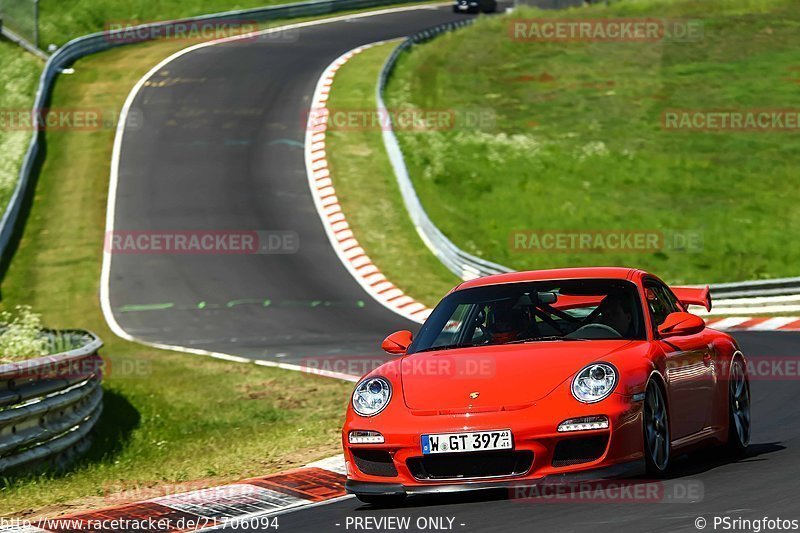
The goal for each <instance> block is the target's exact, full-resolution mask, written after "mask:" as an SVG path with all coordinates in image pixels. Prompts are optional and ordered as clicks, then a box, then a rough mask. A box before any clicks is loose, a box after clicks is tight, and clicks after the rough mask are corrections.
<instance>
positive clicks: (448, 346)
mask: <svg viewBox="0 0 800 533" xmlns="http://www.w3.org/2000/svg"><path fill="white" fill-rule="evenodd" d="M475 346H479V345H478V344H472V343H469V342H462V343H459V344H446V345H444V346H432V347H430V348H425V349H424V350H417V351H416V352H414V353H422V352H438V351H439V350H450V349H451V348H473V347H475Z"/></svg>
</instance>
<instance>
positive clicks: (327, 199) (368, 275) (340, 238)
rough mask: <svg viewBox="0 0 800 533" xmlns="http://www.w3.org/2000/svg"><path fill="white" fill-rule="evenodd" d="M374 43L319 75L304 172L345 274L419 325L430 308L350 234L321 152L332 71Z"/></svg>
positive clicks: (356, 51)
mask: <svg viewBox="0 0 800 533" xmlns="http://www.w3.org/2000/svg"><path fill="white" fill-rule="evenodd" d="M378 44H382V43H372V44H368V45H365V46H360V47H358V48H355V49H353V50H351V51H349V52H347V53H346V54H343V55H342V56H340V57H339V58H338V59H336V60H335V61H334V62H333V63H331V64H330V65H328V67H327V68H326V69H325V71H324V72H323V73H322V77H320V79H319V81H318V82H317V87H316V90H315V91H314V96H313V98H312V100H311V109H310V112H309V118H308V123H307V124H306V139H305V158H306V172H307V174H308V184H309V187H310V188H311V195H312V196H313V198H314V205H315V206H316V208H317V212H318V213H319V216H320V218H321V219H322V224H323V226H324V227H325V232H326V233H327V235H328V239H329V240H330V242H331V246H333V249H334V251H335V252H336V255H337V256H338V257H339V259H340V260H341V261H342V264H344V266H345V268H347V270H348V272H350V274H351V275H352V276H353V278H355V280H356V281H357V282H358V283H359V285H361V287H363V288H364V290H365V291H366V292H367V293H368V294H369V295H370V296H372V298H374V299H375V300H377V301H378V302H379V303H381V304H382V305H384V306H385V307H387V308H388V309H390V310H392V311H394V312H395V313H398V314H400V315H402V316H404V317H406V318H408V319H410V320H413V321H415V322H419V323H422V322H424V321H425V319H426V318H428V315H430V313H431V309H430V308H428V307H426V306H425V305H424V304H422V303H420V302H418V301H416V300H414V299H413V298H411V297H410V296H408V295H407V294H405V293H404V292H403V291H402V290H400V289H399V288H398V287H397V286H395V285H394V284H393V283H392V282H391V281H389V280H387V279H386V276H384V275H383V274H382V273H381V271H380V269H378V267H377V266H376V265H375V264H374V263H373V262H372V260H371V259H370V258H369V256H367V254H366V252H365V251H364V249H363V248H362V247H361V246H360V244H359V242H358V240H357V239H356V238H355V235H353V231H352V230H351V229H350V226H349V225H348V223H347V219H346V217H345V214H344V212H343V211H342V207H341V205H340V204H339V199H338V198H337V196H336V189H335V188H334V180H335V177H334V176H333V175H332V173H331V170H330V167H329V165H328V159H327V154H326V152H325V137H326V130H327V128H328V116H329V111H330V110H329V109H328V107H327V102H328V97H329V96H330V92H331V88H332V86H333V80H334V77H335V76H336V71H338V70H339V68H341V66H342V65H344V64H345V63H347V62H348V61H349V60H350V59H351V58H352V57H353V56H355V55H357V54H360V53H361V52H363V51H364V50H366V49H368V48H371V47H373V46H375V45H378Z"/></svg>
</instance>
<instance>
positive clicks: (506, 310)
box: [489, 301, 523, 344]
mask: <svg viewBox="0 0 800 533" xmlns="http://www.w3.org/2000/svg"><path fill="white" fill-rule="evenodd" d="M522 329H523V328H522V314H521V313H520V312H519V311H518V310H517V309H514V302H513V301H506V302H497V303H496V304H495V305H494V306H493V307H492V309H491V310H490V311H489V333H490V335H491V338H490V340H489V343H490V344H504V343H507V342H512V341H516V340H519V339H520V337H521V335H522Z"/></svg>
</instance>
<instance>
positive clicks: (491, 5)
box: [453, 0, 497, 13]
mask: <svg viewBox="0 0 800 533" xmlns="http://www.w3.org/2000/svg"><path fill="white" fill-rule="evenodd" d="M478 11H480V12H481V13H494V12H495V11H497V0H454V1H453V12H454V13H477V12H478Z"/></svg>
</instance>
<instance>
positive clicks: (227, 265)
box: [109, 7, 463, 364]
mask: <svg viewBox="0 0 800 533" xmlns="http://www.w3.org/2000/svg"><path fill="white" fill-rule="evenodd" d="M458 18H463V15H462V16H460V17H459V16H458V15H455V14H453V13H452V12H450V11H449V10H448V9H441V8H438V9H437V8H431V7H428V8H423V9H419V10H414V11H404V12H398V13H390V14H385V15H380V16H373V17H366V18H358V19H352V20H349V21H345V22H336V23H329V24H322V25H318V26H310V27H306V28H301V29H299V30H297V31H295V32H292V33H291V34H288V35H287V36H285V37H280V36H278V37H277V38H274V37H273V38H267V39H263V40H259V39H253V40H249V39H248V40H246V41H241V42H232V43H226V44H220V45H216V46H211V47H206V48H201V49H199V50H196V51H194V52H191V53H189V54H186V55H183V56H181V57H179V58H178V59H175V60H174V61H172V62H171V63H169V64H168V65H166V66H165V67H164V68H163V69H161V70H160V71H159V72H157V73H155V75H154V76H153V77H152V78H151V79H150V80H149V81H148V83H146V84H145V86H143V87H142V89H141V90H140V92H139V93H138V95H137V96H136V99H135V100H134V102H133V106H132V109H133V110H134V112H135V113H136V115H135V116H136V117H137V119H136V120H137V121H138V122H140V123H141V126H140V127H138V128H129V129H127V131H126V132H125V134H124V137H123V142H122V149H121V153H120V162H119V178H118V185H117V195H116V209H115V219H114V231H115V232H118V233H121V234H122V233H124V232H132V231H152V232H157V233H160V232H171V231H187V230H188V231H198V230H211V231H219V230H230V231H289V232H295V233H296V234H297V235H298V237H299V250H298V251H297V253H292V254H265V255H261V254H257V255H235V254H204V255H179V254H151V253H143V254H139V253H125V254H118V253H115V254H113V255H112V259H111V265H110V283H109V286H110V290H109V300H110V306H111V309H112V311H113V313H114V317H115V318H116V320H117V322H118V323H119V324H120V325H121V327H122V328H123V329H124V330H125V331H126V332H127V333H129V334H130V335H132V336H133V337H135V338H137V339H140V340H145V341H149V342H157V343H163V344H170V345H178V346H184V347H189V348H195V349H202V350H208V351H217V352H223V353H228V354H234V355H239V356H244V357H248V358H254V359H265V360H275V361H280V362H293V363H301V364H302V363H303V362H304V360H305V359H306V358H308V357H313V358H316V357H326V356H331V357H341V356H347V357H349V356H358V357H368V358H372V357H377V358H385V356H384V355H382V354H381V352H380V349H379V345H380V342H381V340H383V338H384V337H385V336H386V335H387V334H388V333H391V332H392V331H395V330H399V329H411V330H416V328H417V327H418V324H416V323H413V322H410V321H408V320H406V319H404V318H402V317H400V316H399V315H397V314H396V313H394V312H392V311H390V310H388V309H386V308H385V307H383V306H382V305H380V304H379V303H377V302H375V301H374V300H373V299H372V298H371V297H370V296H369V295H368V294H367V293H366V292H365V291H364V290H363V289H362V288H361V286H360V285H359V284H358V283H357V282H356V281H355V280H354V279H353V278H352V277H351V275H350V274H349V273H348V272H347V270H346V269H345V267H344V266H343V265H342V264H341V262H340V260H339V258H338V257H337V256H336V254H335V253H334V251H333V250H332V248H331V246H330V243H329V242H328V238H327V236H326V234H325V231H324V228H323V226H322V223H321V221H320V218H319V215H318V213H317V211H316V210H315V207H314V204H313V201H312V197H311V194H310V191H309V186H308V182H307V177H306V169H305V162H304V152H303V144H302V143H303V141H304V138H305V128H306V126H305V120H306V118H307V116H308V109H309V105H310V99H311V96H312V94H313V91H314V88H315V85H316V83H317V80H318V78H319V76H320V75H321V73H322V71H323V70H324V69H325V67H327V66H328V65H329V64H330V63H331V62H332V61H333V60H334V59H336V58H337V57H338V56H339V55H341V54H342V53H344V52H346V51H348V50H350V49H352V48H355V47H357V46H359V45H363V44H367V43H371V42H375V41H379V40H387V39H393V38H398V37H402V36H405V35H408V34H410V33H413V32H416V31H419V30H422V29H425V28H428V27H431V26H434V25H437V24H440V23H443V22H448V21H451V20H454V19H458Z"/></svg>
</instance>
